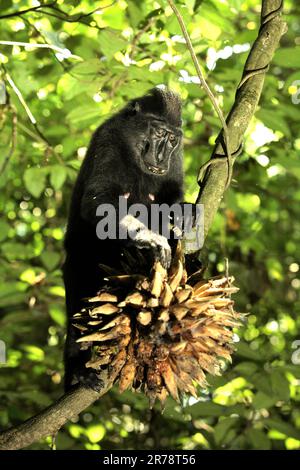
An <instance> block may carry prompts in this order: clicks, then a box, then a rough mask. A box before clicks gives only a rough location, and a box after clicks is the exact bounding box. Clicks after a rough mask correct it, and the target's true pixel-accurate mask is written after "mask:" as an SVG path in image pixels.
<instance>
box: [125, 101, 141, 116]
mask: <svg viewBox="0 0 300 470" xmlns="http://www.w3.org/2000/svg"><path fill="white" fill-rule="evenodd" d="M128 111H129V113H130V114H131V115H132V116H134V115H135V114H138V113H139V112H140V111H141V107H140V105H139V103H138V102H137V101H135V102H132V103H130V104H129V106H128Z"/></svg>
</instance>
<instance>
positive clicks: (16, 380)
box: [0, 0, 300, 449]
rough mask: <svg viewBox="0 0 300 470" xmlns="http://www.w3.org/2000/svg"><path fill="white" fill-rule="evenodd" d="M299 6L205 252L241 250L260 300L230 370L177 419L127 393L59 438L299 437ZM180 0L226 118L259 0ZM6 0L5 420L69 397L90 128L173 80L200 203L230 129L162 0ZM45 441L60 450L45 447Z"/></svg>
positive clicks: (245, 292)
mask: <svg viewBox="0 0 300 470" xmlns="http://www.w3.org/2000/svg"><path fill="white" fill-rule="evenodd" d="M295 3H296V2H292V1H291V0H290V1H286V5H285V8H286V19H287V22H288V25H289V31H288V33H287V34H286V35H285V36H284V37H283V40H282V43H281V49H280V50H279V51H278V52H277V53H276V56H275V58H274V60H273V65H272V67H271V68H270V71H269V73H268V75H267V78H266V83H265V87H264V91H263V97H262V99H261V102H260V107H259V109H258V110H257V113H256V117H255V119H253V121H252V123H251V126H250V128H249V130H248V132H247V135H246V136H245V145H244V152H243V154H242V156H240V157H239V158H238V161H237V163H236V166H235V170H234V182H233V183H232V185H231V188H230V189H229V190H228V191H227V193H226V196H225V198H224V201H223V203H222V207H221V210H220V211H219V213H218V215H217V217H216V219H215V223H214V225H213V228H212V230H211V232H210V234H209V239H208V243H207V246H206V249H205V252H204V253H203V258H204V261H206V262H207V263H208V273H209V274H217V273H219V272H223V270H224V257H225V256H227V257H228V258H229V260H230V271H231V273H232V274H233V275H234V276H235V277H236V279H237V284H238V285H239V287H240V292H239V294H238V295H236V304H237V309H238V310H239V311H243V312H246V311H247V312H250V314H249V316H248V323H247V325H245V326H244V327H243V328H241V329H240V330H239V331H238V336H237V353H236V354H235V356H234V362H233V365H232V366H230V367H229V368H228V370H227V371H226V372H225V373H224V375H223V376H222V377H219V378H211V379H210V383H211V388H210V389H209V390H208V391H205V392H203V393H202V394H201V397H200V400H199V401H198V402H196V401H195V400H194V399H193V400H188V399H186V401H185V402H184V403H183V407H182V408H181V407H179V406H178V405H176V404H175V403H174V402H173V401H172V400H171V399H170V400H169V401H168V403H167V407H166V409H165V412H164V414H161V413H160V410H159V408H157V409H155V410H154V411H153V412H150V411H149V409H148V403H147V400H146V399H145V398H144V397H143V396H142V395H140V394H132V393H131V392H126V393H124V394H122V395H120V394H119V392H118V391H117V389H113V390H112V391H111V392H110V393H108V394H107V395H106V396H105V397H103V398H102V399H101V400H100V401H99V402H98V403H97V404H96V405H94V406H92V407H91V408H90V409H88V410H86V412H85V413H83V414H82V415H81V416H80V418H79V419H78V421H77V422H73V423H69V424H68V425H67V426H65V428H64V429H63V430H61V431H60V432H59V435H58V438H57V447H58V449H84V448H85V449H154V448H167V449H168V448H169V449H170V448H171V449H220V448H225V449H299V448H300V387H299V385H300V352H299V349H300V317H299V311H300V301H299V290H300V277H299V269H300V260H299V246H298V245H299V239H300V190H299V180H300V165H299V154H300V137H299V120H300V105H299V104H298V106H297V105H296V104H293V102H292V96H293V95H294V98H295V97H297V87H296V85H295V83H294V81H295V80H297V79H298V80H300V72H299V66H300V54H299V45H300V16H299V13H300V7H299V5H298V6H295ZM178 4H179V5H182V6H181V12H182V14H183V16H184V19H185V22H186V24H187V27H188V30H189V33H190V34H191V38H192V41H193V44H194V46H195V48H196V51H197V54H198V57H199V59H200V60H201V63H202V64H203V66H204V68H205V73H206V76H207V79H208V81H209V84H210V86H211V88H212V89H213V90H214V92H215V94H216V95H217V96H218V99H219V102H220V104H221V106H222V108H223V110H224V113H226V112H228V111H229V109H230V106H231V104H232V102H233V99H234V93H235V90H236V87H237V85H238V82H239V79H240V76H241V72H242V69H243V64H244V62H245V59H246V57H247V51H248V50H249V47H250V44H252V42H253V40H254V39H255V37H256V34H257V26H258V24H259V11H260V1H259V0H230V1H229V0H223V1H218V0H203V1H201V0H185V1H183V2H181V3H179V2H177V5H178ZM47 5H48V6H47ZM0 6H1V9H0V61H1V69H0V74H1V75H0V103H1V107H0V126H1V127H0V128H1V140H0V188H1V189H0V191H1V192H0V211H1V219H0V259H1V262H0V308H1V316H0V339H1V340H2V341H4V342H5V343H6V347H7V362H6V363H5V364H2V365H1V366H0V367H1V369H0V427H1V428H5V427H9V426H10V425H13V424H17V423H19V422H21V421H23V420H25V419H26V418H28V417H30V416H32V415H33V414H35V413H36V412H37V411H38V410H40V409H41V408H43V407H45V406H46V405H48V404H50V403H51V402H53V401H54V400H55V399H56V398H57V397H59V396H60V395H61V393H62V376H63V365H62V351H63V344H64V334H65V308H64V288H63V283H62V276H61V265H62V262H63V257H64V254H63V236H64V229H65V224H66V219H67V211H68V204H69V201H70V194H71V190H72V186H73V183H74V180H75V178H76V174H77V171H78V168H79V167H80V164H81V161H82V159H83V157H84V154H85V151H86V147H87V145H88V142H89V139H90V137H91V134H92V132H93V131H94V130H95V129H96V127H97V126H98V125H99V124H100V123H101V122H103V120H105V119H106V118H107V117H108V116H109V115H110V114H111V113H112V112H114V111H115V110H116V109H118V108H119V107H120V106H122V105H123V104H124V102H125V101H126V100H128V99H129V98H133V97H134V96H137V95H140V94H143V93H144V92H146V91H147V90H148V89H149V88H151V87H153V86H154V85H158V84H167V85H169V86H170V87H171V88H173V89H175V90H177V91H178V92H179V93H180V94H181V96H182V99H183V104H184V110H183V118H184V133H185V169H186V195H187V197H186V199H187V200H189V201H194V200H195V198H196V195H197V189H198V188H197V183H196V176H197V171H198V168H199V167H200V165H201V163H203V162H204V161H206V160H207V159H208V158H209V156H210V153H211V151H212V147H213V143H214V139H215V137H216V135H217V133H218V131H219V128H220V124H219V122H218V119H217V118H216V117H215V114H214V112H213V111H212V108H211V104H210V103H209V101H208V99H207V97H206V96H205V94H204V92H203V91H202V90H201V89H200V87H199V85H198V84H197V81H198V80H197V78H196V77H195V72H194V69H193V66H192V65H191V60H190V56H189V53H188V52H187V50H186V46H185V44H184V43H183V40H182V36H181V33H180V29H179V26H178V24H177V22H176V19H175V17H174V15H172V13H171V10H170V8H169V7H168V6H167V2H166V1H164V0H159V1H150V0H144V1H143V2H141V1H138V0H127V1H125V0H120V1H115V2H112V3H110V0H105V1H97V2H95V1H92V0H83V1H78V0H72V1H71V0H64V1H62V0H58V1H52V2H51V0H49V1H48V2H47V1H45V2H43V1H41V2H37V1H35V0H31V1H30V0H22V1H17V0H14V1H12V0H1V2H0ZM96 8H97V10H96V11H95V9H96ZM27 9H30V11H27V12H26V10H27ZM21 10H22V11H23V13H21V12H20V11H21ZM24 10H25V11H24ZM17 12H19V13H17ZM4 41H10V42H11V43H15V44H5V43H3V42H4ZM18 42H20V43H21V44H17V43H18ZM29 44H32V45H29ZM37 45H43V47H37ZM294 101H295V99H294ZM2 345H3V343H2ZM31 448H34V449H46V448H48V443H47V441H44V442H42V443H39V444H35V445H32V446H31Z"/></svg>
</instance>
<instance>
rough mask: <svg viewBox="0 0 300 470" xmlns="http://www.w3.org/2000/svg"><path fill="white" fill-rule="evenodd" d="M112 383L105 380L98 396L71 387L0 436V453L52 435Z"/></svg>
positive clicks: (103, 392) (92, 392) (91, 392)
mask: <svg viewBox="0 0 300 470" xmlns="http://www.w3.org/2000/svg"><path fill="white" fill-rule="evenodd" d="M111 386H112V381H111V380H110V379H106V381H105V383H104V386H103V388H102V390H101V391H100V392H99V393H98V392H95V391H94V390H92V389H88V388H85V387H83V386H82V385H80V386H78V385H77V386H75V387H74V388H73V389H72V390H71V391H70V392H68V393H66V394H65V395H63V396H62V397H61V398H60V399H59V400H58V401H57V402H55V403H54V404H53V405H50V406H49V407H48V408H46V409H45V410H43V411H41V412H40V413H38V414H37V415H36V416H33V417H32V418H30V419H28V420H27V421H25V422H24V423H22V424H20V425H19V426H16V427H14V428H11V429H8V430H7V431H4V432H1V433H0V450H17V449H24V448H25V447H28V446H29V445H30V444H32V443H33V442H36V441H39V440H40V439H42V438H43V437H45V436H51V435H55V434H56V433H57V431H59V429H60V428H61V427H62V426H63V425H64V424H65V423H66V422H67V421H69V420H70V419H72V418H74V417H76V416H77V415H79V413H81V412H82V411H83V410H85V409H86V408H87V407H88V406H90V405H91V404H92V403H94V402H95V401H96V400H97V399H98V398H100V397H101V396H102V395H105V393H106V392H107V391H108V390H109V389H110V388H111Z"/></svg>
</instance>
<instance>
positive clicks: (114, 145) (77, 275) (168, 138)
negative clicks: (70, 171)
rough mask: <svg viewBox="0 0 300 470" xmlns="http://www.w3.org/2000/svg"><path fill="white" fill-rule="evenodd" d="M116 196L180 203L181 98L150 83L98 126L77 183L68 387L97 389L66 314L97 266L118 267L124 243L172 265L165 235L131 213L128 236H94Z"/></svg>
mask: <svg viewBox="0 0 300 470" xmlns="http://www.w3.org/2000/svg"><path fill="white" fill-rule="evenodd" d="M120 196H124V197H125V198H126V199H127V202H128V206H130V205H132V204H135V203H140V204H143V205H145V206H146V207H150V205H151V204H153V203H156V204H162V203H165V204H168V205H169V206H170V205H172V204H174V203H179V202H181V201H182V197H183V169H182V131H181V101H180V99H179V97H178V96H177V95H176V94H175V93H173V92H172V91H170V90H168V89H165V88H154V89H153V90H151V91H150V92H149V93H148V94H147V95H145V96H143V97H141V98H137V99H135V100H132V101H130V102H129V103H128V104H127V106H125V107H124V108H123V109H122V110H121V111H120V112H119V113H117V114H116V115H114V116H112V117H111V118H110V119H108V120H107V121H106V122H104V124H102V125H101V126H100V127H99V128H98V129H97V130H96V132H95V133H94V135H93V137H92V140H91V143H90V146H89V149H88V151H87V155H86V157H85V159H84V161H83V163H82V166H81V169H80V172H79V175H78V178H77V181H76V183H75V187H74V191H73V195H72V200H71V207H70V213H69V220H68V226H67V233H66V237H65V249H66V260H65V264H64V267H63V274H64V282H65V288H66V304H67V314H68V329H67V339H66V347H65V388H66V390H68V389H69V388H70V386H71V385H72V384H74V383H76V382H81V383H82V384H83V385H85V386H87V387H92V388H94V389H96V390H97V389H99V388H100V387H101V384H100V383H99V379H98V378H97V375H96V373H95V372H94V371H93V370H92V369H87V368H86V367H85V363H86V362H87V360H88V359H89V355H90V352H89V351H80V350H79V345H78V344H77V343H76V339H77V337H78V333H77V332H76V331H75V328H74V327H72V324H71V317H72V316H73V315H74V314H75V313H77V312H79V311H80V310H81V308H82V307H83V299H84V298H86V297H90V296H93V295H95V294H96V292H97V291H98V290H99V288H100V285H101V279H103V277H104V274H103V272H101V269H100V267H99V264H100V263H101V264H106V265H109V266H113V267H118V266H120V255H121V251H122V248H124V246H125V245H128V244H131V245H135V248H138V249H143V250H145V249H148V250H147V251H148V252H151V253H152V255H153V258H154V259H159V260H160V261H161V263H162V264H163V265H164V266H166V267H168V266H169V264H170V260H171V247H170V244H169V241H168V239H167V238H166V237H164V236H163V235H161V234H160V233H157V232H154V231H151V230H150V229H149V228H147V227H146V225H144V224H142V223H141V222H140V221H138V220H137V218H135V217H133V216H132V215H127V216H126V217H124V218H123V220H121V225H122V226H123V228H124V227H125V228H127V229H131V228H133V229H135V231H136V233H135V236H134V239H133V240H131V239H130V240H116V239H105V240H101V239H99V238H98V237H97V234H96V226H97V223H98V222H99V217H97V215H96V210H97V207H98V206H99V205H101V204H107V203H109V204H112V205H113V206H114V207H115V208H116V213H117V214H118V206H119V197H120ZM117 220H118V219H117Z"/></svg>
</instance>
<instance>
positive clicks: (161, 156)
mask: <svg viewBox="0 0 300 470" xmlns="http://www.w3.org/2000/svg"><path fill="white" fill-rule="evenodd" d="M164 147H165V146H164V141H163V140H162V141H160V142H159V144H158V147H157V157H156V159H157V162H158V163H160V162H161V161H162V160H163V159H164V150H165V148H164Z"/></svg>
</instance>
